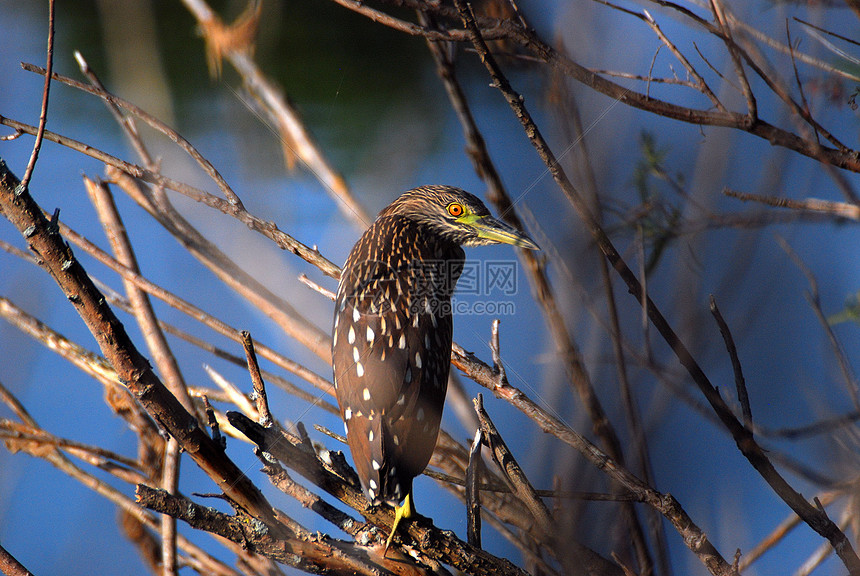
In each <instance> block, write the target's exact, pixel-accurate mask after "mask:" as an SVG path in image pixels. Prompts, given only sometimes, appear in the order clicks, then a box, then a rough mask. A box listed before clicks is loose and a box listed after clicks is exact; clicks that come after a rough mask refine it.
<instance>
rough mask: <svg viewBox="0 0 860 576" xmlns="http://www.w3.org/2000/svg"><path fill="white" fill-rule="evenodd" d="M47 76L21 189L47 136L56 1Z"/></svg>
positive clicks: (50, 19) (51, 3)
mask: <svg viewBox="0 0 860 576" xmlns="http://www.w3.org/2000/svg"><path fill="white" fill-rule="evenodd" d="M46 69H47V70H48V72H47V74H45V87H44V88H43V89H42V107H41V111H40V112H39V129H38V130H37V131H36V141H35V142H34V143H33V152H32V153H31V154H30V160H29V161H28V162H27V169H26V170H24V177H23V178H21V187H22V188H25V189H26V188H27V186H28V185H29V184H30V178H32V177H33V170H34V169H35V168H36V160H38V159H39V150H40V149H41V148H42V138H44V136H45V124H47V122H48V95H49V94H50V92H51V71H52V70H53V69H54V0H48V57H47V65H46Z"/></svg>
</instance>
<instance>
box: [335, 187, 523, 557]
mask: <svg viewBox="0 0 860 576" xmlns="http://www.w3.org/2000/svg"><path fill="white" fill-rule="evenodd" d="M498 243H504V244H513V245H514V246H521V247H523V248H531V249H537V248H538V246H537V245H536V244H535V243H534V242H532V241H531V240H530V239H529V238H528V237H527V236H525V235H523V234H522V233H520V232H518V231H517V230H515V229H514V228H512V227H510V226H508V225H507V224H504V223H502V222H500V221H498V220H496V219H495V218H493V217H492V216H490V212H489V211H488V210H487V208H486V207H485V206H484V205H483V204H482V203H481V201H480V200H478V198H476V197H475V196H473V195H471V194H469V193H468V192H465V191H463V190H460V189H459V188H453V187H451V186H424V187H421V188H416V189H414V190H410V191H408V192H405V193H404V194H403V195H401V196H400V197H399V198H398V199H397V200H395V201H394V202H392V203H391V204H390V205H389V206H388V207H387V208H385V209H384V210H382V212H380V213H379V216H378V217H377V219H376V221H375V222H374V223H373V225H372V226H371V227H370V228H369V229H368V230H367V232H365V233H364V235H363V236H362V237H361V239H360V240H359V241H358V243H356V245H355V246H354V247H353V249H352V251H351V252H350V254H349V257H348V258H347V260H346V264H345V265H344V267H343V274H342V276H341V280H340V285H339V286H338V290H337V299H336V301H335V314H334V327H333V330H332V364H333V368H334V384H335V387H336V389H337V400H338V404H339V405H340V412H341V417H342V418H343V422H344V427H345V429H346V437H347V440H348V442H349V448H350V450H351V451H352V457H353V460H354V461H355V467H356V469H357V471H358V476H359V478H360V479H361V485H362V487H363V488H364V491H365V494H366V495H367V498H368V499H369V500H370V502H371V503H372V504H374V505H378V504H380V503H382V502H387V503H389V504H391V505H392V506H394V507H395V510H396V515H395V520H394V527H393V528H392V530H391V535H390V536H389V537H388V541H387V542H386V549H387V548H388V546H389V545H390V544H391V539H392V538H393V536H394V533H395V531H396V530H397V526H398V524H399V523H400V520H401V519H402V518H409V517H410V516H412V515H413V514H414V507H413V504H412V495H411V494H412V480H413V478H415V477H416V476H417V475H419V474H421V472H422V471H423V470H424V468H425V467H426V466H427V463H428V462H429V461H430V456H431V455H432V454H433V449H434V448H435V447H436V438H437V436H438V434H439V422H440V420H441V418H442V408H443V405H444V403H445V392H446V390H447V387H448V370H449V368H450V360H451V333H452V328H453V324H452V320H451V294H452V293H453V291H454V286H455V285H456V283H457V279H458V278H459V277H460V273H461V272H462V270H463V261H464V259H465V256H466V255H465V253H464V252H463V249H462V248H461V247H460V246H482V245H487V244H498Z"/></svg>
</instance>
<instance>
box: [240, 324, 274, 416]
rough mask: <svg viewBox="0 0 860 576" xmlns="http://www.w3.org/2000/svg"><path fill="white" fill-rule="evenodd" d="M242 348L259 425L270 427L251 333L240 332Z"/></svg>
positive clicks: (267, 402)
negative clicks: (252, 388) (251, 385)
mask: <svg viewBox="0 0 860 576" xmlns="http://www.w3.org/2000/svg"><path fill="white" fill-rule="evenodd" d="M242 347H243V348H244V349H245V358H246V359H247V361H248V372H250V374H251V383H252V384H253V385H254V401H255V402H256V403H257V413H258V414H259V415H260V420H259V421H260V425H261V426H265V427H267V428H268V427H269V426H271V425H272V422H273V419H272V413H271V412H270V411H269V398H268V396H266V385H265V383H264V382H263V377H262V376H261V375H260V365H259V364H258V363H257V353H256V352H255V351H254V341H253V340H252V339H251V333H250V332H248V331H247V330H242Z"/></svg>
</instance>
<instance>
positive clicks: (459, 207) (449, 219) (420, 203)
mask: <svg viewBox="0 0 860 576" xmlns="http://www.w3.org/2000/svg"><path fill="white" fill-rule="evenodd" d="M379 215H380V217H382V216H405V217H407V218H410V219H412V220H414V221H415V222H417V223H418V224H420V225H421V226H424V227H425V228H426V229H427V230H428V231H429V232H431V233H434V234H437V235H439V236H441V237H442V238H445V239H447V240H450V241H452V242H454V243H456V244H460V245H462V246H485V245H488V244H512V245H514V246H519V247H521V248H529V249H531V250H540V247H539V246H538V245H537V244H535V243H534V242H533V241H532V240H531V238H529V237H528V236H526V235H525V234H523V233H522V232H520V231H518V230H516V229H515V228H513V227H512V226H509V225H508V224H505V223H504V222H502V221H500V220H497V219H495V218H493V217H492V216H491V215H490V211H489V210H487V207H486V206H484V203H483V202H481V201H480V200H479V199H478V198H477V197H476V196H474V195H472V194H469V193H468V192H466V191H465V190H461V189H459V188H454V187H453V186H422V187H420V188H415V189H413V190H409V191H408V192H404V193H403V194H402V195H401V196H400V197H399V198H398V199H397V200H395V201H394V202H392V203H391V204H390V205H389V206H388V207H387V208H385V209H384V210H383V211H382V212H381V213H380V214H379Z"/></svg>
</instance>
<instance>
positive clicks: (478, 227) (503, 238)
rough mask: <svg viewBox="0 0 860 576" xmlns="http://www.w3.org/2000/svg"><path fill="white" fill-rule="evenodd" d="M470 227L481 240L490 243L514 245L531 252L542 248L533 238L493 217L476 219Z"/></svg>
mask: <svg viewBox="0 0 860 576" xmlns="http://www.w3.org/2000/svg"><path fill="white" fill-rule="evenodd" d="M469 226H471V227H472V229H474V230H475V232H476V233H477V234H478V237H479V238H483V239H485V240H489V241H490V242H498V243H500V244H512V245H514V246H519V247H520V248H528V249H529V250H540V246H538V245H537V244H535V243H534V242H533V241H532V239H531V238H529V237H528V236H526V235H525V234H523V233H522V232H520V231H519V230H517V229H516V228H514V227H513V226H509V225H508V224H505V223H504V222H502V221H500V220H496V219H495V218H493V217H492V216H484V217H480V218H476V219H475V220H474V221H472V222H470V223H469Z"/></svg>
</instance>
